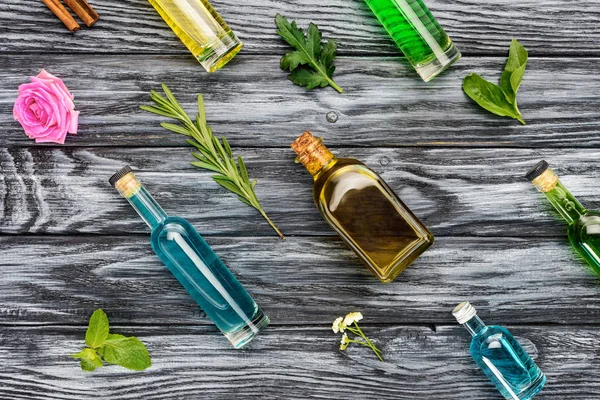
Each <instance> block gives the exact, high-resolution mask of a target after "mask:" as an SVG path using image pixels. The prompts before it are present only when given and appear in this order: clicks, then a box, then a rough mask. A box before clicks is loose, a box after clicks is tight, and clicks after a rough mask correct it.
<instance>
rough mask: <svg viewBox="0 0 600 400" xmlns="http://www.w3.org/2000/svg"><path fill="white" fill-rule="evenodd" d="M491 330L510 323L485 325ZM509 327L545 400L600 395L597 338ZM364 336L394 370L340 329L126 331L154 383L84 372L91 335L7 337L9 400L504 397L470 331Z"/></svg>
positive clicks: (1, 371)
mask: <svg viewBox="0 0 600 400" xmlns="http://www.w3.org/2000/svg"><path fill="white" fill-rule="evenodd" d="M484 318H485V319H487V320H488V321H489V322H492V321H495V322H498V323H501V322H502V321H501V320H499V319H498V318H495V316H494V315H484ZM508 328H509V329H510V330H511V331H512V332H513V333H514V334H515V335H516V336H517V338H518V340H519V341H520V342H521V343H522V344H523V346H524V347H525V348H526V350H527V351H528V352H529V353H530V354H531V355H532V357H533V358H534V359H535V361H536V363H538V365H539V366H540V368H541V369H542V370H543V371H544V372H545V373H546V375H547V376H548V383H547V385H546V387H545V388H544V389H543V391H542V394H541V395H540V396H539V398H540V399H561V400H571V399H573V400H575V399H577V400H581V399H586V400H587V399H593V398H598V397H599V396H600V385H598V383H597V379H595V377H596V372H595V368H596V357H595V356H594V354H595V353H596V349H597V348H598V346H599V345H600V334H599V333H598V330H597V329H596V328H587V327H551V326H547V327H539V326H523V327H511V326H508ZM363 329H364V330H365V331H366V332H367V333H368V335H370V336H371V337H372V339H374V340H375V341H376V343H377V344H378V345H379V346H381V347H382V350H383V351H384V356H385V357H386V360H387V361H386V362H385V363H381V362H379V361H378V360H377V359H376V358H375V357H374V356H373V355H372V354H369V350H368V349H366V348H354V347H350V348H348V349H347V350H346V352H345V353H342V352H340V351H339V350H338V349H337V346H338V342H337V340H338V338H337V337H336V335H334V334H333V333H332V332H331V331H330V330H329V327H321V328H310V329H307V328H302V327H298V328H288V329H280V328H269V329H267V330H266V331H264V332H263V333H262V334H261V336H260V337H259V338H257V339H256V340H255V341H254V342H253V344H252V345H251V348H250V349H247V350H234V349H232V348H231V346H230V345H229V344H228V343H227V342H226V340H225V339H224V338H223V337H221V336H220V335H219V334H218V333H217V332H214V331H212V330H209V329H205V328H198V329H197V328H192V327H187V328H182V327H169V328H163V329H156V328H154V327H150V328H144V327H116V328H115V332H119V333H124V334H127V335H128V334H134V335H136V336H138V337H140V339H142V340H143V341H144V342H145V343H146V344H147V346H148V348H149V350H150V352H151V354H152V357H153V366H152V367H151V368H150V369H149V370H147V371H145V372H142V373H136V372H128V371H125V370H123V369H122V368H120V367H117V366H108V367H104V368H102V369H100V370H97V371H95V372H93V373H87V372H82V371H80V370H79V365H78V363H77V361H76V360H73V359H71V358H70V357H69V356H68V354H70V353H73V352H76V351H78V350H79V349H80V348H81V347H82V346H83V336H84V327H79V328H77V329H73V328H72V327H63V326H60V327H32V328H23V327H17V328H6V329H4V330H3V331H1V332H0V348H2V349H3V351H4V352H5V353H6V354H7V355H8V354H10V357H3V362H2V363H1V364H0V397H2V398H3V399H12V400H17V399H27V400H34V399H44V400H46V399H48V398H52V399H65V400H66V399H69V400H73V399H84V398H89V396H90V393H93V394H94V397H96V398H110V399H139V398H143V399H147V400H153V399H164V398H169V399H190V398H195V397H196V396H201V397H202V398H210V399H226V398H227V399H230V398H233V397H240V396H242V397H243V398H245V399H247V398H251V399H280V398H282V397H285V398H286V399H306V398H322V399H325V398H335V399H341V398H344V399H375V398H376V399H406V400H413V399H415V398H426V399H434V398H435V399H442V398H443V399H445V400H454V399H456V400H459V399H465V398H468V399H470V400H489V399H499V398H501V396H500V395H499V394H498V392H497V391H496V390H495V389H494V387H493V386H492V384H491V383H489V381H488V380H487V378H486V377H485V376H484V375H483V374H482V373H481V372H480V371H479V370H478V369H477V366H476V365H475V364H474V363H473V362H472V360H471V358H470V355H469V354H468V343H469V342H468V341H469V335H468V333H467V332H466V331H465V330H464V329H463V328H461V327H460V326H455V325H453V326H444V327H438V329H437V331H436V332H433V331H431V330H430V329H428V328H425V327H389V328H385V327H382V328H378V327H372V326H370V325H369V321H368V320H365V321H364V324H363Z"/></svg>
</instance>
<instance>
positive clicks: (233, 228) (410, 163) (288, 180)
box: [0, 147, 600, 237]
mask: <svg viewBox="0 0 600 400" xmlns="http://www.w3.org/2000/svg"><path fill="white" fill-rule="evenodd" d="M333 150H334V152H335V153H337V154H339V155H340V156H342V155H343V156H347V157H354V158H357V159H359V160H362V161H363V162H364V163H366V164H367V165H369V166H371V167H372V168H373V169H374V170H376V171H377V172H379V173H380V174H381V176H382V177H383V179H384V180H386V181H387V182H388V184H389V185H390V186H391V187H392V188H393V190H395V191H396V193H397V194H398V196H399V197H400V198H401V199H402V200H403V201H404V202H405V203H406V204H407V205H408V207H409V208H410V209H412V210H413V212H414V213H415V214H416V215H417V216H419V217H420V218H421V219H422V220H423V221H424V222H425V224H426V225H427V226H429V227H430V228H432V230H433V233H434V234H435V235H437V236H440V235H454V236H464V235H477V236H518V237H528V236H538V237H564V235H565V231H566V225H565V224H564V223H563V222H561V221H560V220H559V217H557V214H556V213H555V212H554V211H552V210H551V206H550V205H549V203H548V201H547V200H546V199H545V198H544V196H543V195H541V194H540V193H538V192H537V191H536V190H535V188H534V186H533V185H532V184H531V183H530V182H528V181H527V180H526V179H525V178H524V174H525V172H527V171H528V170H529V168H531V167H532V166H533V165H534V164H535V163H536V162H537V161H539V160H540V159H542V158H546V159H547V160H548V161H549V162H550V163H551V165H552V166H553V167H554V168H555V169H556V172H557V173H558V174H559V176H560V177H561V179H562V180H563V183H565V185H566V186H567V187H568V188H570V189H571V190H572V192H573V193H574V194H575V195H576V196H577V197H578V198H579V200H580V201H581V202H582V203H583V204H585V205H586V206H587V207H589V208H590V209H600V201H599V200H598V197H597V191H596V181H597V177H598V173H597V167H598V159H599V157H600V152H599V151H598V150H585V151H573V150H572V149H561V150H545V149H544V150H520V149H468V150H457V149H452V148H433V149H432V148H402V149H389V148H386V149H382V148H379V149H373V148H365V149H362V148H340V149H336V148H333ZM236 154H239V155H241V156H243V157H244V159H245V160H246V162H247V164H248V168H249V171H250V175H251V176H252V177H254V178H257V179H258V182H259V183H258V185H257V187H256V190H257V194H258V197H259V199H261V201H262V204H263V207H264V209H265V210H266V211H267V213H268V214H269V215H270V217H271V218H272V219H273V221H275V223H276V224H277V225H278V226H279V228H280V229H282V230H283V232H284V233H285V234H287V235H334V233H333V231H332V230H331V228H329V226H327V224H326V223H325V222H324V221H323V219H322V218H321V216H320V214H319V213H318V211H317V209H316V207H315V206H314V203H313V199H312V194H311V192H312V184H313V181H312V178H311V177H310V175H309V174H308V172H306V170H305V169H304V168H303V167H302V166H301V165H297V164H294V162H293V159H294V153H293V152H292V150H291V149H249V148H245V149H236ZM191 158H192V157H191V155H190V150H189V149H188V148H170V149H157V148H75V149H68V148H52V149H49V148H41V147H32V148H13V149H0V167H1V168H2V171H3V175H2V180H0V193H1V194H2V197H0V211H1V212H2V213H1V214H0V232H3V233H11V234H15V233H52V234H73V233H95V234H125V233H147V226H146V225H145V224H144V222H143V221H142V220H141V219H140V218H139V216H138V215H137V214H136V213H135V211H134V210H133V209H132V208H131V206H130V205H129V204H128V203H127V201H125V200H124V199H123V198H122V197H120V196H119V194H118V192H117V191H116V190H115V189H113V188H112V187H111V186H110V185H109V184H108V178H109V177H110V176H111V175H112V174H113V173H114V172H115V171H117V170H118V169H119V168H121V167H122V166H124V165H131V166H132V167H133V168H134V169H135V170H136V171H137V172H138V176H139V177H140V179H141V180H142V182H143V183H144V184H145V185H146V187H147V188H148V190H149V191H150V192H151V193H152V194H153V195H154V196H155V197H156V199H157V201H158V202H159V203H161V204H162V206H163V207H164V208H165V209H166V210H167V212H168V213H170V214H172V215H180V216H183V217H185V218H187V219H189V220H190V221H191V222H192V223H193V224H194V225H195V226H196V227H197V228H198V229H199V230H200V232H202V233H203V234H205V235H224V234H230V235H240V236H270V237H272V236H274V235H275V233H274V232H273V230H272V229H271V228H270V226H269V225H268V224H267V223H266V222H265V221H264V220H263V219H262V217H261V216H260V215H259V214H258V212H256V211H255V210H254V209H252V208H250V207H248V206H245V205H243V204H242V203H241V202H239V200H237V198H236V197H235V196H234V195H232V194H231V193H229V192H228V191H226V190H225V189H223V188H221V187H220V186H218V185H217V184H216V183H215V182H214V181H213V180H212V178H211V175H212V174H211V173H210V172H207V171H204V170H200V169H198V168H196V167H193V166H191V165H190V164H189V161H190V160H191Z"/></svg>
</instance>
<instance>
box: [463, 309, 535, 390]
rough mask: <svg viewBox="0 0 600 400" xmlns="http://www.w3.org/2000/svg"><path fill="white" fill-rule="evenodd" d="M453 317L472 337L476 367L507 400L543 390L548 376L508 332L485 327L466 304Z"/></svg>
mask: <svg viewBox="0 0 600 400" xmlns="http://www.w3.org/2000/svg"><path fill="white" fill-rule="evenodd" d="M452 314H453V315H454V317H456V320H457V321H458V323H460V324H463V325H464V327H465V328H467V330H468V331H469V333H470V334H471V335H472V336H473V338H472V339H471V347H470V350H471V356H472V357H473V359H474V360H475V363H477V365H479V367H480V368H481V369H482V370H483V372H484V373H485V374H486V375H487V376H488V378H490V380H491V381H492V383H493V384H494V385H495V386H496V388H497V389H498V390H499V391H500V393H502V395H503V396H504V398H505V399H508V400H528V399H532V398H533V397H534V396H535V395H536V394H538V393H539V392H540V390H542V388H543V387H544V384H545V383H546V375H544V373H543V372H542V371H541V370H540V369H539V368H538V366H537V365H536V364H535V362H534V361H533V360H532V359H531V357H530V356H529V354H527V352H526V351H525V349H523V347H521V345H520V344H519V342H517V339H515V338H514V336H513V335H512V334H511V333H510V332H509V331H508V330H507V329H506V328H503V327H501V326H493V325H492V326H486V325H485V324H484V323H483V322H482V321H481V319H479V317H478V316H477V311H476V310H475V308H474V307H473V306H472V305H471V304H470V303H469V302H467V301H465V302H463V303H460V304H459V305H457V306H456V307H455V308H454V310H453V311H452Z"/></svg>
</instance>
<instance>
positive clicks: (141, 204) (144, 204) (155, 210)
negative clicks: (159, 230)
mask: <svg viewBox="0 0 600 400" xmlns="http://www.w3.org/2000/svg"><path fill="white" fill-rule="evenodd" d="M126 199H127V201H129V204H131V205H132V206H133V208H135V211H137V213H138V214H139V215H140V217H142V219H143V220H144V221H145V222H146V223H147V224H148V226H149V227H150V228H151V229H154V228H155V227H156V226H158V225H160V224H161V223H162V222H163V221H164V220H165V219H166V218H167V213H165V211H164V210H163V209H162V207H161V206H160V205H159V204H158V203H157V202H156V200H154V198H153V197H152V196H151V195H150V193H148V191H147V190H146V188H145V187H143V186H140V188H139V189H138V190H137V191H136V192H134V193H133V194H132V195H131V196H129V197H126Z"/></svg>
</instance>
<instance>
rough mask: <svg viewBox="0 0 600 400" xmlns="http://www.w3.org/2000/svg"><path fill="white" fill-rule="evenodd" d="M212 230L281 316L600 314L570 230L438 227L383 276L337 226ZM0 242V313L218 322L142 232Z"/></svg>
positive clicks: (18, 318)
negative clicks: (324, 231) (555, 235)
mask: <svg viewBox="0 0 600 400" xmlns="http://www.w3.org/2000/svg"><path fill="white" fill-rule="evenodd" d="M208 241H209V243H210V244H211V245H212V246H213V247H214V249H215V251H217V252H218V254H219V255H220V256H221V257H222V259H223V261H225V263H226V264H227V265H228V266H229V267H230V268H231V270H232V271H233V272H234V273H235V274H236V275H237V276H238V278H239V279H240V281H241V282H242V283H243V284H244V285H245V286H246V287H247V288H248V290H249V291H250V292H251V293H252V294H253V295H254V297H255V298H256V301H257V302H258V303H259V304H260V305H261V307H262V308H263V310H264V311H265V312H266V313H267V314H268V315H269V316H270V317H271V319H272V324H273V325H277V326H280V325H284V326H286V325H289V326H294V325H304V324H307V325H314V324H328V323H331V322H332V321H333V320H334V319H335V317H336V316H337V314H339V313H342V312H349V311H351V310H355V309H360V310H362V311H363V313H364V315H365V316H368V320H369V321H371V322H377V323H384V324H397V323H402V324H407V323H419V324H436V323H440V322H441V323H447V324H450V323H453V321H454V318H453V317H452V315H451V314H450V311H451V310H452V307H454V305H455V304H456V303H457V302H458V301H459V300H464V299H471V300H472V301H473V303H474V304H477V306H478V308H479V309H480V311H481V313H482V315H483V316H486V317H487V319H489V320H490V321H506V322H510V323H515V324H530V323H534V322H535V323H556V324H588V323H593V322H594V321H598V320H599V319H600V300H598V290H600V280H599V279H598V278H597V277H595V276H593V275H592V274H591V273H589V272H588V271H587V268H586V266H585V265H584V264H582V262H581V261H579V260H578V257H577V256H576V255H575V254H573V253H572V251H571V250H570V248H569V247H568V244H567V242H566V240H563V239H543V240H540V239H539V238H531V239H515V238H473V237H466V238H460V237H439V238H438V239H437V243H436V244H435V245H434V247H433V248H432V249H431V250H429V251H427V252H426V253H425V254H424V255H423V256H422V257H421V258H420V259H419V260H418V261H417V262H415V263H414V264H413V265H412V266H410V267H409V268H408V269H407V270H406V271H405V272H403V273H402V275H401V276H400V277H399V278H398V279H397V280H396V281H394V282H393V283H391V284H387V285H382V284H381V283H379V281H378V280H377V279H376V278H374V277H372V276H371V275H370V273H369V272H368V271H367V270H366V268H365V267H363V266H362V264H360V263H359V262H358V261H357V260H356V258H355V257H354V255H353V254H352V252H351V251H350V250H348V249H346V247H344V245H343V244H342V243H341V242H340V240H339V239H337V238H325V237H311V238H307V237H304V238H296V237H291V238H288V240H287V241H285V242H282V241H280V240H279V239H277V238H255V237H248V238H237V237H236V238H221V237H211V238H209V239H208ZM0 249H2V250H0V293H2V297H0V315H1V316H2V319H1V320H0V325H2V324H5V325H6V324H31V323H63V324H68V323H78V324H85V323H86V322H87V319H88V318H89V310H91V309H95V308H96V307H102V308H103V309H104V310H105V311H107V312H109V313H110V314H111V315H112V318H113V321H114V322H115V323H122V324H127V323H139V324H149V323H151V324H157V325H170V324H174V323H177V324H210V322H209V321H208V320H206V318H205V316H204V315H203V314H202V312H201V310H200V309H199V308H198V306H197V305H196V304H195V303H194V301H193V300H191V299H190V298H189V296H187V294H186V293H185V290H184V289H183V288H181V287H180V286H179V284H178V282H177V281H176V280H175V278H174V277H172V276H171V275H170V273H169V272H168V270H166V268H165V267H164V266H163V265H162V264H161V263H160V261H159V260H158V259H157V257H156V256H155V255H154V253H153V252H152V249H151V248H150V245H149V243H148V239H147V237H145V236H117V237H113V236H100V237H97V238H90V237H89V236H83V237H70V238H69V239H68V241H67V240H65V239H64V238H62V237H50V238H46V237H37V236H34V237H27V236H25V237H22V236H16V237H4V238H1V239H0ZM522 260H527V262H526V263H523V262H522ZM549 260H551V262H549ZM582 304H585V307H584V308H582V309H581V310H578V311H576V312H573V310H575V309H577V307H578V306H579V305H582ZM1 329H2V328H1V327H0V330H1Z"/></svg>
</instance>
